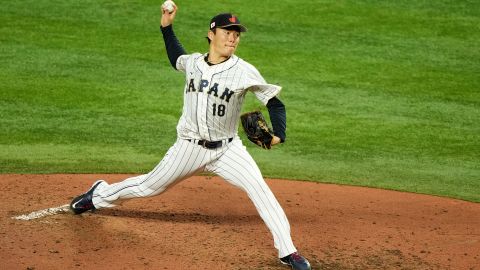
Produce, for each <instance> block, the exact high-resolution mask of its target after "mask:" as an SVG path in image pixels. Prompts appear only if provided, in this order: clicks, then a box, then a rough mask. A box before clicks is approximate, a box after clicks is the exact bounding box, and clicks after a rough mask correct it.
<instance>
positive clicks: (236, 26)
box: [218, 23, 247, 32]
mask: <svg viewBox="0 0 480 270" xmlns="http://www.w3.org/2000/svg"><path fill="white" fill-rule="evenodd" d="M234 27H235V28H238V29H239V30H240V31H239V32H247V28H246V27H245V26H243V25H241V24H238V23H232V24H227V25H222V26H219V27H218V28H222V29H226V28H234Z"/></svg>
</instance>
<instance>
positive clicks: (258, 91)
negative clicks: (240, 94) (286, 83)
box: [245, 64, 282, 105]
mask: <svg viewBox="0 0 480 270" xmlns="http://www.w3.org/2000/svg"><path fill="white" fill-rule="evenodd" d="M246 67H247V70H246V73H247V76H246V79H245V80H246V82H245V88H246V89H247V90H249V91H252V92H253V93H254V94H255V96H256V97H257V99H258V100H260V101H261V102H262V103H263V105H267V103H268V101H269V100H270V99H271V98H273V97H274V96H276V95H278V93H280V90H282V87H281V86H278V85H274V84H269V83H267V82H266V81H265V79H264V78H263V77H262V75H261V74H260V72H258V70H257V69H256V68H255V67H254V66H252V65H250V64H247V65H246Z"/></svg>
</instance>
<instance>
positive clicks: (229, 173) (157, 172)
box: [93, 137, 296, 258]
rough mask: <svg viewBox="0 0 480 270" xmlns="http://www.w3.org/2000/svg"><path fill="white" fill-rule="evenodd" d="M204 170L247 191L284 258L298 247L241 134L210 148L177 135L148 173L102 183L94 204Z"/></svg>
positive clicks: (109, 203)
mask: <svg viewBox="0 0 480 270" xmlns="http://www.w3.org/2000/svg"><path fill="white" fill-rule="evenodd" d="M201 171H208V172H213V173H215V174H217V175H219V176H221V177H222V178H224V179H225V180H226V181H228V182H229V183H231V184H233V185H234V186H237V187H239V188H241V189H242V190H244V191H245V192H246V193H247V195H248V197H249V198H250V200H252V202H253V204H254V205H255V207H256V209H257V211H258V213H259V214H260V216H261V218H262V219H263V221H264V222H265V224H266V225H267V227H268V228H269V230H270V232H271V233H272V235H273V239H274V245H275V248H277V249H278V252H279V257H280V258H281V257H284V256H287V255H289V254H291V253H293V252H295V251H296V248H295V246H294V245H293V242H292V239H291V236H290V224H289V223H288V220H287V217H286V215H285V212H284V211H283V209H282V207H281V206H280V204H279V203H278V201H277V199H276V198H275V196H274V195H273V193H272V191H271V190H270V188H269V187H268V185H267V184H266V183H265V180H264V179H263V177H262V174H261V172H260V170H259V168H258V166H257V164H256V163H255V161H254V160H253V158H252V157H251V156H250V154H249V153H248V152H247V150H246V148H245V146H243V144H242V141H241V140H240V139H239V138H238V137H236V138H235V139H234V140H233V141H232V142H231V143H229V144H227V145H224V146H222V147H219V148H217V149H206V148H204V147H202V146H200V145H198V144H196V143H193V142H190V141H188V140H183V139H177V141H176V142H175V144H174V145H173V146H172V147H171V148H170V149H169V150H168V152H167V153H166V154H165V156H164V157H163V159H162V160H161V161H160V163H159V164H158V165H157V166H156V167H155V168H154V169H153V170H152V171H151V172H149V173H148V174H144V175H140V176H136V177H131V178H128V179H125V180H124V181H122V182H118V183H114V184H110V185H109V184H107V183H103V184H101V185H99V186H98V187H97V188H96V189H95V192H94V194H93V204H94V206H95V208H97V209H99V208H104V207H113V206H115V205H116V204H119V203H120V202H121V201H123V200H128V199H131V198H139V197H150V196H155V195H158V194H160V193H162V192H163V191H165V190H166V189H167V188H170V187H172V186H174V184H176V183H178V182H180V181H181V180H183V179H186V178H188V177H189V176H192V175H193V174H195V173H197V172H201Z"/></svg>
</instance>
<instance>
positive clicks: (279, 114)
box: [267, 97, 287, 143]
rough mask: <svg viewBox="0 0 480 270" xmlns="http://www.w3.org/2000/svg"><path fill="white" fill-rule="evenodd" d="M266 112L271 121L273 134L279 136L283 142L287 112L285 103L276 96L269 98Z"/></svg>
mask: <svg viewBox="0 0 480 270" xmlns="http://www.w3.org/2000/svg"><path fill="white" fill-rule="evenodd" d="M267 108H268V114H269V115H270V121H271V122H272V128H273V134H275V136H277V137H279V138H280V140H281V142H282V143H283V142H284V141H285V139H286V134H285V131H286V129H287V113H286V111H285V105H283V103H282V101H280V99H278V98H277V97H273V98H271V99H270V100H269V101H268V103H267Z"/></svg>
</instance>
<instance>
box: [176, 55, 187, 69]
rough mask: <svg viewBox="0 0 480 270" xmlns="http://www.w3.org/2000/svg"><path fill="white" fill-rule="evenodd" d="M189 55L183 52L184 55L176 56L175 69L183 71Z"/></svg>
mask: <svg viewBox="0 0 480 270" xmlns="http://www.w3.org/2000/svg"><path fill="white" fill-rule="evenodd" d="M189 57H190V55H188V54H184V55H181V56H180V57H178V58H177V63H176V68H177V70H179V71H183V72H185V70H186V68H187V61H188V58H189Z"/></svg>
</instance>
